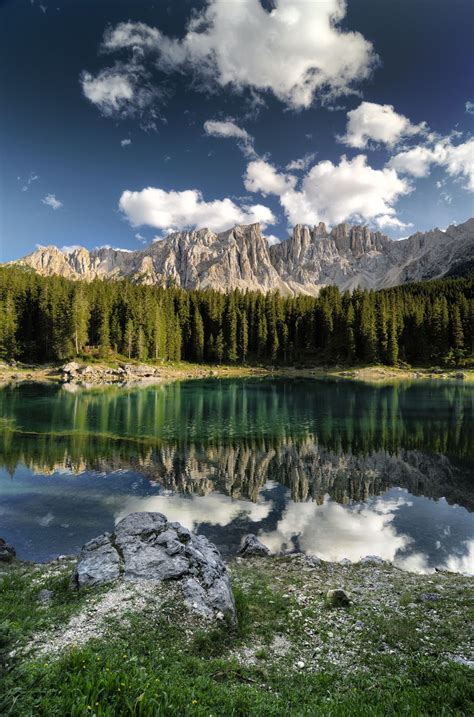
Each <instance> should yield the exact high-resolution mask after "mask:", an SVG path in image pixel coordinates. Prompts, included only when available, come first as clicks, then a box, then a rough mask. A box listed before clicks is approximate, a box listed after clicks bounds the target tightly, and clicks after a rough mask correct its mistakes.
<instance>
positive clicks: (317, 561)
mask: <svg viewBox="0 0 474 717" xmlns="http://www.w3.org/2000/svg"><path fill="white" fill-rule="evenodd" d="M322 562H323V561H322V560H321V558H318V556H317V555H306V556H305V563H306V564H307V565H309V566H310V567H311V568H318V567H319V566H320V565H321V564H322Z"/></svg>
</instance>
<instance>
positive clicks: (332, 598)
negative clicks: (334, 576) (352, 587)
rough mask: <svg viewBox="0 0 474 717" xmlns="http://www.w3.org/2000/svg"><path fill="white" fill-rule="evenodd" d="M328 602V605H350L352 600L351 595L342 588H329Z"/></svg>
mask: <svg viewBox="0 0 474 717" xmlns="http://www.w3.org/2000/svg"><path fill="white" fill-rule="evenodd" d="M326 604H327V605H328V607H349V605H350V604H351V601H350V599H349V595H348V594H347V593H346V591H345V590H342V588H336V589H335V590H328V592H327V593H326Z"/></svg>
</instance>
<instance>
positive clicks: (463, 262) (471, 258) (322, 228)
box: [10, 218, 474, 295]
mask: <svg viewBox="0 0 474 717" xmlns="http://www.w3.org/2000/svg"><path fill="white" fill-rule="evenodd" d="M10 264H11V265H12V264H13V265H17V266H27V267H30V268H31V269H33V270H34V271H36V272H38V273H39V274H42V275H45V276H51V275H59V276H64V277H67V278H69V279H82V280H86V281H90V280H92V279H95V278H108V279H124V278H128V279H130V280H132V281H134V282H136V283H142V284H158V285H171V284H173V285H176V286H181V287H183V288H186V289H197V288H200V289H203V288H206V287H210V288H213V289H217V290H219V291H227V290H231V289H242V290H245V289H250V290H255V291H262V292H268V291H273V290H277V289H278V290H279V291H280V292H281V293H283V294H311V295H316V294H317V293H318V292H319V290H320V289H321V287H323V286H326V285H328V284H330V285H336V286H338V287H339V288H340V289H341V290H345V289H349V290H352V289H355V288H356V287H361V288H369V289H380V288H386V287H390V286H397V285H399V284H404V283H406V282H410V281H420V280H425V279H435V278H442V277H446V276H462V275H464V274H465V273H467V272H468V271H469V270H471V269H472V266H473V264H474V218H471V219H469V220H468V221H466V222H464V223H463V224H459V225H453V226H449V227H448V228H447V229H446V230H444V231H443V230H441V229H433V230H431V231H428V232H417V233H416V234H413V235H412V236H410V237H408V238H406V239H401V240H398V241H395V240H392V239H390V238H389V237H387V236H385V235H384V234H382V233H381V232H378V231H376V232H374V231H371V230H370V229H369V228H368V227H367V226H350V225H349V224H339V225H337V226H335V227H333V228H332V229H330V230H329V229H328V228H327V227H326V225H325V224H324V223H322V222H321V223H319V224H318V225H317V226H314V227H310V226H307V225H303V224H297V225H296V226H295V227H294V229H293V232H292V234H291V236H290V237H289V238H288V239H287V240H285V241H282V242H281V243H279V244H274V245H273V246H269V244H268V241H267V240H266V238H265V236H264V235H263V234H262V231H261V227H260V225H259V224H250V225H247V226H236V227H234V228H233V229H230V230H228V231H225V232H222V233H220V234H215V233H214V232H212V231H210V230H209V229H198V230H193V231H186V232H176V233H173V234H169V235H168V236H167V237H166V238H165V239H163V240H161V241H155V242H154V243H152V244H150V245H149V246H147V247H146V248H145V249H142V250H138V251H128V250H123V249H113V248H110V247H102V248H98V249H94V250H92V251H89V250H87V249H85V248H83V247H78V248H74V249H72V250H60V249H58V247H56V246H47V247H38V248H37V249H36V251H34V252H33V253H31V254H29V255H28V256H26V257H24V258H22V259H19V260H18V261H16V262H11V263H10Z"/></svg>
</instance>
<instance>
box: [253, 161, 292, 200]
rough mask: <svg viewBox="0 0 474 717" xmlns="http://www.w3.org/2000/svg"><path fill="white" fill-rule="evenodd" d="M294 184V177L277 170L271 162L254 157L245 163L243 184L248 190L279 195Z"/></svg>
mask: <svg viewBox="0 0 474 717" xmlns="http://www.w3.org/2000/svg"><path fill="white" fill-rule="evenodd" d="M295 185H296V177H293V176H292V175H291V174H284V173H282V172H278V171H277V170H276V169H275V167H274V166H273V165H272V164H270V163H269V162H266V161H265V160H263V159H256V160H254V161H253V162H249V164H248V165H247V169H246V172H245V175H244V186H245V188H246V189H247V191H248V192H261V193H262V194H277V195H281V194H283V193H284V192H286V191H288V190H290V189H293V187H294V186H295Z"/></svg>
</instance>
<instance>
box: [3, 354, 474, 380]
mask: <svg viewBox="0 0 474 717" xmlns="http://www.w3.org/2000/svg"><path fill="white" fill-rule="evenodd" d="M123 362H126V363H127V364H129V365H131V366H136V367H137V368H139V367H141V366H152V367H153V368H155V369H156V370H157V380H169V381H173V380H179V379H195V378H210V377H216V378H246V377H252V376H284V377H288V378H292V377H293V378H315V377H316V378H317V377H325V376H326V377H333V378H343V379H346V380H351V379H352V380H358V381H366V382H369V383H385V382H393V381H404V380H420V379H421V380H427V379H434V380H457V379H458V378H459V376H461V375H462V376H463V380H465V381H467V382H474V368H471V367H469V368H462V369H459V370H458V369H453V368H446V367H443V368H440V367H437V366H431V367H426V366H425V367H421V368H416V367H411V368H407V367H404V368H398V367H395V366H385V365H382V364H380V365H367V366H362V365H357V366H351V367H347V366H326V367H325V366H314V367H309V366H304V367H295V366H287V367H284V366H264V365H262V366H256V365H237V364H232V365H222V364H194V363H187V362H185V361H180V362H167V363H158V364H157V363H155V364H141V363H139V362H138V361H133V360H128V359H124V358H122V359H119V358H117V359H114V360H107V361H104V360H98V359H91V358H88V359H87V360H78V363H79V364H81V365H84V366H87V365H90V366H92V367H93V368H94V369H96V370H102V369H116V368H117V367H118V366H119V365H120V364H121V363H123ZM61 366H62V364H41V365H37V364H22V363H16V364H14V365H10V364H7V363H3V362H0V383H7V382H15V381H48V382H60V381H62V379H63V374H62V372H61ZM137 380H139V377H137Z"/></svg>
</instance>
